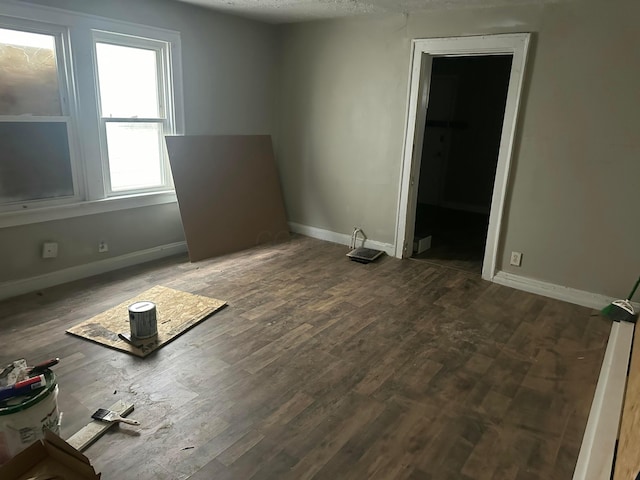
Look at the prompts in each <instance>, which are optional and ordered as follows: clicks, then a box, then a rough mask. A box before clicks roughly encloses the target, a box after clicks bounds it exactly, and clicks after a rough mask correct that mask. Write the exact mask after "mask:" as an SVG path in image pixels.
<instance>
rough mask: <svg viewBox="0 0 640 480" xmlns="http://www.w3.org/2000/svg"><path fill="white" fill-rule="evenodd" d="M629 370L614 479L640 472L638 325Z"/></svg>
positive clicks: (639, 331)
mask: <svg viewBox="0 0 640 480" xmlns="http://www.w3.org/2000/svg"><path fill="white" fill-rule="evenodd" d="M628 372H629V378H628V379H627V391H626V393H625V396H624V404H623V407H622V421H621V422H620V437H619V441H618V450H617V453H616V461H615V467H614V470H615V471H614V475H613V480H626V479H634V478H637V475H638V474H639V472H640V451H639V450H638V443H639V442H640V328H637V325H636V328H635V332H634V336H633V346H632V351H631V363H630V364H629V370H628Z"/></svg>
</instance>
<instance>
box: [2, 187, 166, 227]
mask: <svg viewBox="0 0 640 480" xmlns="http://www.w3.org/2000/svg"><path fill="white" fill-rule="evenodd" d="M175 202H177V198H176V193H175V192H174V191H165V192H153V193H143V194H137V195H127V196H122V197H112V198H105V199H102V200H92V201H85V202H78V203H71V204H66V205H56V206H50V207H39V208H33V209H28V210H17V211H13V212H5V213H0V228H7V227H16V226H18V225H29V224H31V223H39V222H49V221H52V220H63V219H65V218H73V217H82V216H85V215H95V214H99V213H107V212H115V211H117V210H126V209H130V208H139V207H148V206H152V205H162V204H164V203H175Z"/></svg>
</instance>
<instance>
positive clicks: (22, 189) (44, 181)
mask: <svg viewBox="0 0 640 480" xmlns="http://www.w3.org/2000/svg"><path fill="white" fill-rule="evenodd" d="M0 145H1V146H2V148H1V149H0V202H1V203H5V202H6V203H11V202H25V201H28V200H41V199H45V198H58V197H65V196H71V195H73V177H72V174H71V158H70V155H69V141H68V137H67V124H66V123H63V122H56V123H48V122H0Z"/></svg>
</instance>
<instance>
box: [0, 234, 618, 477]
mask: <svg viewBox="0 0 640 480" xmlns="http://www.w3.org/2000/svg"><path fill="white" fill-rule="evenodd" d="M347 250H348V249H347V248H346V247H344V246H340V245H334V244H331V243H326V242H321V241H318V240H313V239H309V238H305V237H300V236H295V237H293V239H292V240H291V241H290V242H288V243H285V244H280V245H269V246H263V247H258V248H255V249H252V250H249V251H245V252H241V253H239V254H234V255H227V256H224V257H220V258H217V259H212V260H207V261H203V262H199V263H196V264H190V263H188V261H187V260H186V256H184V257H183V256H180V257H173V258H169V259H164V260H161V261H157V262H154V263H150V264H146V265H142V266H138V267H133V268H129V269H125V270H121V271H118V272H113V273H109V274H104V275H101V276H98V277H93V278H91V279H86V280H82V281H78V282H74V283H70V284H67V285H62V286H59V287H54V288H51V289H47V290H44V291H42V292H39V293H37V294H36V293H34V294H29V295H24V296H21V297H18V298H15V299H12V300H8V301H5V302H2V303H0V318H1V320H0V339H1V349H0V360H1V361H3V362H6V361H9V360H12V359H15V358H18V357H25V358H27V359H28V360H29V362H30V363H31V364H34V363H36V362H38V361H42V360H44V359H46V358H49V357H52V356H59V357H61V363H60V365H58V366H57V367H55V371H56V373H57V374H58V382H59V385H60V397H59V405H60V408H61V410H62V411H63V412H64V417H63V428H62V436H63V437H65V438H67V437H69V436H70V435H71V434H73V433H74V432H75V431H77V430H78V429H80V428H81V427H82V426H83V425H85V424H86V423H87V422H88V421H89V416H90V414H91V413H92V412H94V411H95V410H96V409H97V408H99V407H107V406H109V405H111V404H113V403H114V402H115V401H116V400H118V399H123V400H125V401H130V402H133V403H135V407H136V409H135V411H134V412H133V414H132V415H131V417H132V418H135V419H137V420H140V421H141V422H142V427H140V428H135V427H129V426H124V427H120V428H119V429H113V430H112V431H111V432H110V433H108V434H107V435H106V436H105V437H103V438H102V439H100V440H98V442H96V443H95V444H94V445H93V446H91V447H90V448H89V449H88V450H87V451H86V452H85V453H86V455H87V456H88V457H89V458H90V459H91V461H92V462H93V464H94V465H95V467H96V468H97V470H98V471H102V472H103V478H104V479H105V480H110V479H152V478H153V479H187V478H190V479H192V480H196V479H227V478H233V479H241V480H245V479H295V480H299V479H306V478H316V479H332V480H333V479H370V478H376V479H456V480H464V479H475V480H481V479H499V480H509V479H517V480H528V479H546V480H548V479H570V478H571V476H572V472H573V469H574V466H575V462H576V459H577V456H578V451H579V448H580V444H581V440H582V435H583V431H584V428H585V425H586V421H587V416H588V413H589V408H590V405H591V400H592V396H593V392H594V390H595V384H596V381H597V377H598V374H599V370H600V364H601V361H602V358H603V355H604V349H605V345H606V341H607V338H608V333H609V330H610V326H611V324H610V321H607V320H605V319H603V318H601V317H599V316H598V315H597V312H593V311H591V310H589V309H586V308H582V307H577V306H573V305H569V304H566V303H563V302H559V301H555V300H551V299H547V298H543V297H539V296H536V295H531V294H528V293H524V292H520V291H517V290H513V289H510V288H506V287H503V286H499V285H497V284H492V283H489V282H485V281H483V280H481V279H480V277H479V276H478V275H475V274H470V273H466V272H462V271H459V270H454V269H450V268H443V267H440V266H437V265H432V264H428V263H423V262H416V261H411V260H397V259H393V258H389V257H385V258H383V259H381V260H380V261H378V262H376V263H372V264H369V265H362V264H358V263H355V262H350V261H348V259H347V258H346V257H345V256H344V254H345V253H346V252H347ZM155 284H160V285H165V286H168V287H172V288H177V289H183V290H186V291H189V292H194V293H199V294H203V295H209V296H212V297H216V298H220V299H224V300H227V301H228V302H229V306H228V307H227V308H226V309H224V310H223V311H221V312H220V313H218V314H216V315H214V316H213V317H211V318H210V319H209V320H207V321H205V322H204V323H202V324H200V325H198V326H197V327H195V328H194V329H192V330H190V331H189V332H187V333H186V334H185V335H183V336H181V337H180V338H178V339H177V340H176V341H174V342H173V343H171V344H169V345H168V346H166V347H164V348H162V349H161V350H159V351H158V352H157V353H156V354H154V355H152V356H151V357H148V358H146V359H139V358H136V357H133V356H129V355H126V354H124V353H120V352H117V351H113V350H110V349H107V348H105V347H102V346H99V345H96V344H93V343H90V342H87V341H84V340H82V339H79V338H76V337H73V336H70V335H66V334H65V333H64V330H65V329H66V328H68V327H70V326H72V325H74V324H76V323H78V322H80V321H82V320H85V319H87V318H89V317H91V316H92V315H95V314H97V313H99V312H101V311H104V310H106V309H108V308H110V307H112V306H114V305H116V304H118V303H120V302H122V301H125V300H126V299H128V298H130V297H132V296H134V295H136V294H137V293H139V292H140V291H142V290H145V289H147V288H149V287H151V286H153V285H155ZM123 322H126V319H123Z"/></svg>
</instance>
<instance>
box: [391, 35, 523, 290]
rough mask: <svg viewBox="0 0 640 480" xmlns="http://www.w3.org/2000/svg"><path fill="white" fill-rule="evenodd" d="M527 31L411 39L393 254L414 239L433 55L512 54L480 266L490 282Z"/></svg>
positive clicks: (408, 253) (402, 251)
mask: <svg viewBox="0 0 640 480" xmlns="http://www.w3.org/2000/svg"><path fill="white" fill-rule="evenodd" d="M530 37H531V34H529V33H515V34H498V35H482V36H469V37H451V38H425V39H415V40H413V41H412V52H411V63H410V70H409V93H408V97H409V98H408V105H407V116H406V120H405V134H404V147H403V148H404V149H403V154H402V166H401V169H400V186H399V189H398V192H399V193H398V213H397V217H396V234H395V247H396V251H395V256H396V257H398V258H403V257H407V256H411V253H412V252H411V249H410V248H409V247H410V245H411V244H412V242H413V236H414V224H415V215H416V204H417V199H418V183H419V182H418V181H417V179H418V178H419V176H420V162H421V158H422V149H423V132H424V124H425V120H426V115H427V106H428V103H429V88H430V80H431V64H432V60H433V58H435V57H447V56H474V55H498V54H507V55H512V63H511V74H510V80H509V86H508V89H507V100H506V104H505V112H504V121H503V124H502V136H501V138H500V149H499V152H498V164H497V167H496V174H495V181H494V186H493V196H492V200H491V211H490V215H489V228H488V230H487V242H486V247H485V254H484V262H483V264H482V278H484V279H485V280H491V279H492V278H493V276H494V275H495V272H496V269H497V258H498V246H499V241H500V236H501V229H502V216H503V213H504V209H505V204H506V191H507V185H508V183H509V171H510V166H511V158H512V155H513V145H514V138H515V133H516V126H517V125H516V123H517V119H518V109H519V106H520V96H521V92H522V86H523V80H524V74H525V67H526V64H527V52H528V48H529V40H530Z"/></svg>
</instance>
